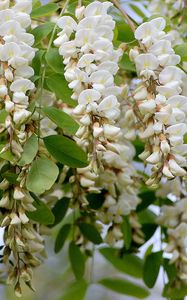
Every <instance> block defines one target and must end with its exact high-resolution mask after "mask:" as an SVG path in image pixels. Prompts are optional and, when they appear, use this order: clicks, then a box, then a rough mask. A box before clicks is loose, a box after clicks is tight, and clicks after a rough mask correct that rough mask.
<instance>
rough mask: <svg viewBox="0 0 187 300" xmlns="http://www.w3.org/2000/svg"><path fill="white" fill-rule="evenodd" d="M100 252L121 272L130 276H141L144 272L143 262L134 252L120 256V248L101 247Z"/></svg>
mask: <svg viewBox="0 0 187 300" xmlns="http://www.w3.org/2000/svg"><path fill="white" fill-rule="evenodd" d="M99 251H100V253H101V254H102V255H103V256H104V257H105V258H106V259H107V260H108V261H109V262H110V263H111V264H112V265H113V266H114V267H115V268H116V269H117V270H119V271H120V272H122V273H125V274H128V275H130V276H133V277H136V278H141V277H142V274H143V262H142V260H141V259H140V258H139V257H137V256H136V255H134V254H124V255H123V257H121V258H120V257H119V252H118V250H116V249H114V248H108V247H106V248H101V249H100V250H99Z"/></svg>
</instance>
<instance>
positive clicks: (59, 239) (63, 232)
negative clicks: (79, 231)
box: [55, 224, 71, 253]
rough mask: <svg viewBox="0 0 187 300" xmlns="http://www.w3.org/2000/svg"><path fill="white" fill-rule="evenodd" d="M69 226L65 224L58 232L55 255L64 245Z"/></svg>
mask: <svg viewBox="0 0 187 300" xmlns="http://www.w3.org/2000/svg"><path fill="white" fill-rule="evenodd" d="M70 230H71V225H70V224H65V225H63V226H62V228H61V229H60V230H59V232H58V235H57V238H56V241H55V253H58V252H60V250H62V248H63V246H64V243H65V241H66V239H67V237H68V235H69V233H70Z"/></svg>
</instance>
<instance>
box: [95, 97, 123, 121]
mask: <svg viewBox="0 0 187 300" xmlns="http://www.w3.org/2000/svg"><path fill="white" fill-rule="evenodd" d="M118 107H119V103H118V100H117V98H116V97H115V96H112V95H111V96H108V97H106V98H104V99H103V100H102V101H101V102H100V103H99V105H98V108H97V111H99V112H102V114H103V115H104V116H106V117H107V118H109V119H115V118H116V117H117V116H118V115H119V109H118Z"/></svg>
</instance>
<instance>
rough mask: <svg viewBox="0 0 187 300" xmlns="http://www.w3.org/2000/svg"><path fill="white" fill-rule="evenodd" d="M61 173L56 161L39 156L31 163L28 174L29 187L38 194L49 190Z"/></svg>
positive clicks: (27, 184)
mask: <svg viewBox="0 0 187 300" xmlns="http://www.w3.org/2000/svg"><path fill="white" fill-rule="evenodd" d="M58 174H59V170H58V167H57V166H56V165H55V163H54V162H53V161H51V160H49V159H47V158H43V157H40V158H37V159H36V160H35V161H34V162H33V163H32V165H31V169H30V171H29V173H28V176H27V181H26V186H27V189H28V190H29V191H31V192H33V193H36V194H42V193H44V192H45V191H47V190H49V189H50V188H51V187H52V186H53V184H54V183H55V181H56V179H57V177H58Z"/></svg>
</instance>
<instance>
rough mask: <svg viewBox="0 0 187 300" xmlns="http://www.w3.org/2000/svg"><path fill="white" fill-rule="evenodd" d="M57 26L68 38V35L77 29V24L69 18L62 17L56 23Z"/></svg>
mask: <svg viewBox="0 0 187 300" xmlns="http://www.w3.org/2000/svg"><path fill="white" fill-rule="evenodd" d="M57 25H58V27H60V28H61V29H63V32H64V33H66V34H67V35H68V36H70V34H71V33H72V32H73V31H75V30H76V28H77V23H76V22H75V20H74V19H73V18H72V17H70V16H63V17H61V18H59V19H58V21H57Z"/></svg>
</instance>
